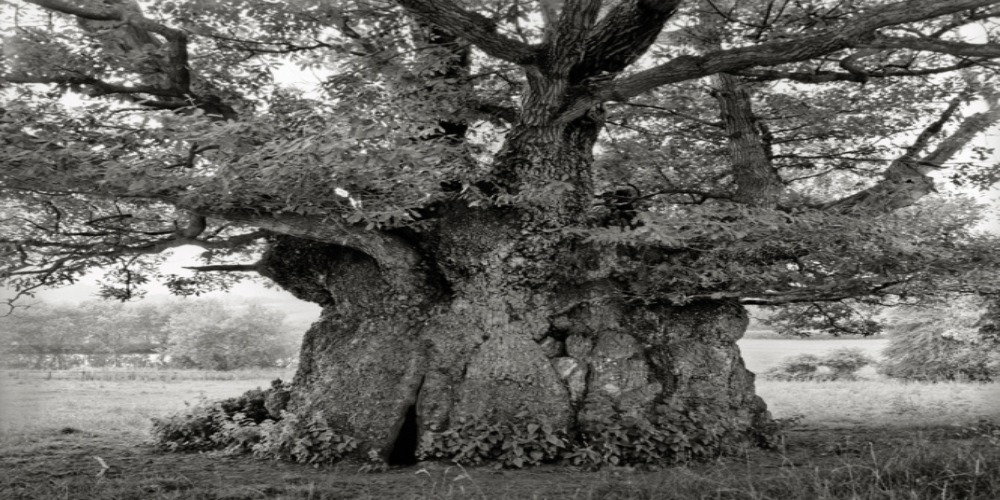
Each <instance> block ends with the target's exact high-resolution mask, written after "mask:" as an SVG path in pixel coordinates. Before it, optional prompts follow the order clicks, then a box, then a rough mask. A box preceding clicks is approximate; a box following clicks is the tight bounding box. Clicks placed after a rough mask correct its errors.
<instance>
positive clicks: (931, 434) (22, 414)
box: [0, 339, 1000, 500]
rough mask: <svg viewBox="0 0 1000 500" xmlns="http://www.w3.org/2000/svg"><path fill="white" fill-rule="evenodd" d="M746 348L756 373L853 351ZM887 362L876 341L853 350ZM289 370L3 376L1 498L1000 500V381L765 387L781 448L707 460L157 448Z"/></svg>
mask: <svg viewBox="0 0 1000 500" xmlns="http://www.w3.org/2000/svg"><path fill="white" fill-rule="evenodd" d="M831 342H833V341H823V340H787V339H782V340H766V339H746V340H744V341H742V342H741V347H743V349H744V352H745V357H746V361H747V365H748V366H749V367H751V369H754V370H755V371H763V370H765V369H767V368H768V367H770V366H773V365H774V364H776V363H777V362H780V361H781V359H783V358H784V357H785V356H788V355H794V354H799V353H803V352H809V353H813V354H823V353H824V352H826V350H829V349H835V348H839V347H843V345H840V343H841V342H842V341H841V342H833V343H831ZM847 342H854V343H855V345H858V346H860V347H862V348H863V349H866V350H870V353H872V354H876V355H877V350H879V349H880V348H881V347H880V346H879V344H878V341H872V340H863V341H847ZM289 375H290V374H289V373H280V372H266V373H256V372H242V373H235V374H234V373H226V374H220V373H217V372H197V371H191V372H153V371H150V372H129V371H105V372H91V373H89V374H86V373H82V372H81V371H79V370H77V371H67V372H57V373H52V374H49V373H47V372H25V371H7V372H4V371H0V377H2V378H0V470H4V471H6V472H5V474H3V475H0V498H3V499H15V498H18V499H20V498H23V499H56V498H65V499H77V498H79V499H90V498H96V499H147V498H149V499H188V498H191V499H256V498H275V499H342V498H372V499H375V498H394V499H395V498H399V499H402V498H415V499H417V498H419V499H423V498H476V499H487V498H488V499H493V498H553V499H556V498H559V499H562V498H567V499H568V498H574V499H632V498H635V499H659V498H664V499H695V498H697V499H731V500H744V499H745V500H764V499H775V500H787V499H799V498H801V499H810V500H811V499H820V500H823V499H852V500H853V499H872V500H874V499H888V500H895V499H899V500H903V499H907V500H910V499H923V498H928V499H930V498H935V499H940V498H943V499H954V500H965V499H977V500H978V499H983V500H987V499H988V500H995V499H997V498H1000V430H998V427H995V426H990V425H985V424H982V423H977V422H981V421H982V420H983V419H995V418H997V417H998V416H1000V384H963V383H947V384H924V383H900V382H897V381H892V380H887V379H882V378H880V377H878V376H877V375H875V374H874V372H871V373H869V374H868V375H866V376H865V377H864V378H863V379H862V380H857V381H845V382H779V381H769V380H758V393H759V394H760V395H761V396H762V397H763V398H764V399H765V401H767V402H768V405H769V407H770V409H771V410H772V412H773V414H774V416H775V417H777V418H781V419H787V421H789V422H795V424H794V426H793V427H791V428H789V429H788V431H787V433H786V438H785V442H784V443H785V444H784V446H783V447H782V448H781V449H779V450H775V451H768V450H757V449H754V450H747V452H746V454H745V455H744V456H740V457H720V458H719V459H718V460H717V461H716V462H713V463H708V464H692V465H691V466H688V467H675V468H669V469H663V470H653V471H645V470H638V469H632V468H609V469H603V470H599V471H587V470H580V469H575V468H571V467H558V466H545V467H540V468H536V469H530V470H523V471H509V470H494V469H490V468H475V469H466V468H462V467H458V466H449V464H435V463H421V464H418V465H417V466H415V467H409V468H396V469H391V470H389V471H384V472H379V473H364V472H362V471H360V470H359V466H358V465H357V464H354V465H351V464H341V465H338V466H335V467H331V468H320V469H316V468H313V467H308V466H304V465H297V464H287V463H274V462H263V461H257V460H252V459H249V458H245V457H229V456H222V455H219V454H211V453H209V454H181V453H162V452H159V451H156V450H155V449H154V448H153V447H152V446H151V445H150V443H149V434H148V431H149V427H150V418H151V417H154V416H159V415H164V414H168V413H171V412H176V411H180V410H183V409H184V407H185V404H194V403H196V402H198V401H199V400H201V399H206V398H207V399H217V398H222V397H229V396H234V395H237V394H239V393H241V392H242V391H245V390H247V389H251V388H254V387H266V386H267V385H268V384H269V383H270V381H271V380H272V379H274V378H278V377H281V378H287V377H288V376H289Z"/></svg>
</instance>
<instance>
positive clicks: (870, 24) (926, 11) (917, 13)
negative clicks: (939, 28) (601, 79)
mask: <svg viewBox="0 0 1000 500" xmlns="http://www.w3.org/2000/svg"><path fill="white" fill-rule="evenodd" d="M998 3H1000V0H953V1H945V0H913V1H906V2H896V3H893V4H890V5H887V6H884V7H880V8H876V9H873V10H872V11H870V12H867V13H865V14H864V15H862V16H858V17H857V21H856V22H855V23H854V24H851V25H847V26H841V27H837V28H832V29H827V30H823V31H821V32H819V33H818V34H816V35H811V36H805V37H800V38H797V39H791V40H780V41H773V42H766V43H762V44H759V45H754V46H750V47H739V48H735V49H727V50H717V51H712V52H709V53H706V54H703V55H699V56H691V55H686V56H680V57H677V58H674V59H673V60H671V61H669V62H666V63H664V64H661V65H659V66H655V67H653V68H650V69H647V70H645V71H640V72H638V73H636V74H634V75H631V76H629V77H626V78H623V79H621V80H619V81H616V82H611V83H608V84H605V85H603V86H601V87H598V88H596V89H594V91H593V92H592V94H591V96H589V98H583V99H580V100H578V101H577V102H576V103H574V104H573V105H572V106H571V107H569V109H567V110H566V111H565V112H564V113H563V114H562V116H560V117H559V122H562V123H569V122H571V121H573V120H575V119H576V118H579V117H580V116H583V115H584V114H585V113H586V112H587V111H588V110H590V109H591V108H593V107H594V106H596V105H598V104H600V103H603V102H607V101H624V100H628V99H631V98H632V97H635V96H638V95H641V94H643V93H645V92H648V91H650V90H652V89H655V88H657V87H660V86H663V85H667V84H670V83H677V82H682V81H686V80H692V79H696V78H701V77H705V76H709V75H714V74H716V73H724V72H737V71H740V70H744V69H747V68H751V67H754V66H776V65H779V64H785V63H791V62H798V61H805V60H809V59H813V58H815V57H819V56H822V55H825V54H830V53H833V52H837V51H839V50H843V49H846V48H850V47H856V46H859V45H863V44H864V43H867V42H871V41H872V39H873V38H874V36H875V31H876V30H878V29H880V28H884V27H886V26H894V25H899V24H906V23H911V22H916V21H922V20H925V19H931V18H935V17H940V16H944V15H948V14H954V13H956V12H961V11H964V10H968V9H972V8H975V7H983V6H988V5H994V4H998Z"/></svg>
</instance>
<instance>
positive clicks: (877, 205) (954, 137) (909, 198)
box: [820, 96, 1000, 211]
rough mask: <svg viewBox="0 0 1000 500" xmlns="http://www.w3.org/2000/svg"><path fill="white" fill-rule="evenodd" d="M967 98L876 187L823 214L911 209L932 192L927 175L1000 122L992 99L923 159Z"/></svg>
mask: <svg viewBox="0 0 1000 500" xmlns="http://www.w3.org/2000/svg"><path fill="white" fill-rule="evenodd" d="M963 97H964V96H958V97H956V98H955V99H953V100H952V102H951V103H950V104H949V106H948V107H947V108H946V109H945V110H944V111H943V112H942V114H941V116H940V117H939V118H938V119H937V120H935V121H934V122H933V123H931V124H930V125H928V126H927V127H926V128H925V129H924V130H923V131H922V132H921V134H920V135H919V136H918V137H917V138H916V140H914V142H913V144H911V145H910V146H909V147H908V148H907V149H906V152H904V153H903V155H902V156H900V157H899V158H897V159H896V160H894V161H893V162H892V163H891V164H890V165H889V168H888V169H886V172H885V174H884V176H883V179H882V180H880V181H879V182H878V183H876V184H875V185H874V186H872V187H870V188H868V189H865V190H863V191H859V192H857V193H854V194H853V195H851V196H848V197H846V198H842V199H839V200H835V201H832V202H829V203H826V204H824V205H823V206H822V207H820V208H822V209H823V210H834V211H848V210H874V211H893V210H898V209H900V208H904V207H907V206H910V205H912V204H913V203H915V202H916V201H917V200H919V199H920V198H922V197H923V196H925V195H927V194H929V193H931V192H933V190H934V181H933V180H932V179H931V178H930V177H929V176H928V175H927V174H928V173H930V172H932V171H934V170H935V169H938V168H941V166H942V165H943V164H944V163H945V162H946V161H948V160H950V159H951V158H952V157H953V156H954V155H955V154H957V153H958V152H959V151H961V150H962V149H963V148H964V147H965V146H966V145H968V143H969V142H970V141H972V139H973V138H975V137H976V136H977V135H978V134H980V133H981V132H983V131H985V130H986V129H987V128H989V127H990V126H992V125H993V124H994V123H997V122H1000V99H998V98H997V96H991V98H990V99H989V101H988V108H987V109H986V110H985V111H982V112H979V113H976V114H974V115H972V116H969V117H968V118H966V119H964V120H963V121H962V123H961V124H959V126H958V129H957V130H956V131H955V132H954V133H952V134H951V135H949V136H948V137H947V138H945V139H944V140H942V141H941V142H940V143H939V144H938V146H937V148H935V149H934V150H933V151H932V152H930V153H928V154H927V155H925V156H923V157H919V156H918V154H919V153H920V151H922V150H924V149H925V148H926V147H927V144H928V143H929V142H930V140H931V139H932V138H933V137H935V136H936V135H938V134H939V133H940V132H941V130H942V128H943V127H944V125H945V123H946V122H947V121H948V120H949V119H950V118H951V117H952V116H953V115H954V114H955V112H956V111H957V109H958V106H959V104H960V102H961V100H962V99H963Z"/></svg>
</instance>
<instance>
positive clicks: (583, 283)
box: [261, 206, 770, 460]
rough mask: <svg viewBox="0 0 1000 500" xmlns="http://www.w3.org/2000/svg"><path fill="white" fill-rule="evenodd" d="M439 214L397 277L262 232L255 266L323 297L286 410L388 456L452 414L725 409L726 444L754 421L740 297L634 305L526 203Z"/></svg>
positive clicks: (550, 415)
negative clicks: (260, 257)
mask: <svg viewBox="0 0 1000 500" xmlns="http://www.w3.org/2000/svg"><path fill="white" fill-rule="evenodd" d="M448 214H449V215H447V216H446V217H445V218H443V219H442V220H441V221H440V222H439V223H438V224H437V225H436V226H435V227H434V228H432V229H431V230H430V231H428V233H427V236H426V237H425V238H423V239H422V240H421V241H420V242H419V243H417V244H416V246H417V247H418V249H419V251H420V252H421V254H422V255H424V256H425V259H424V261H423V262H422V263H420V264H418V265H415V266H414V267H413V268H412V269H410V272H409V273H408V274H407V275H406V276H400V275H399V272H400V271H399V269H398V268H397V269H388V268H382V267H380V266H379V265H378V263H377V262H376V261H374V260H373V259H371V258H369V257H367V256H365V255H364V254H361V253H360V252H357V251H355V250H350V249H346V248H344V247H338V246H334V245H323V244H318V243H310V242H306V241H304V240H298V239H293V238H288V237H283V238H280V239H276V240H275V241H273V242H272V245H271V248H270V250H269V252H268V253H267V255H266V257H265V259H264V261H263V263H262V265H261V268H262V270H263V273H264V274H265V275H268V276H270V277H272V278H273V279H274V280H275V281H277V282H278V283H279V284H281V285H282V286H283V287H285V288H286V289H288V290H290V291H292V292H293V293H295V294H296V295H297V296H299V297H300V298H303V299H307V300H312V301H314V302H317V303H320V304H322V305H323V307H324V308H323V313H322V316H321V319H320V320H319V321H318V322H317V323H316V324H314V325H313V326H312V328H311V329H310V330H309V331H308V333H307V334H306V337H305V340H304V343H303V347H302V353H301V361H300V363H301V364H300V367H299V370H298V373H297V374H296V376H295V380H294V383H293V393H292V397H291V400H290V402H289V407H288V409H289V410H291V411H293V412H295V413H298V414H300V415H301V414H307V415H308V414H312V413H314V412H317V411H321V412H322V414H323V415H324V416H325V417H326V418H327V419H328V420H329V422H330V423H331V424H332V425H333V426H335V427H336V428H338V429H341V430H342V431H344V432H346V433H349V434H351V435H354V436H355V437H358V438H359V439H361V440H362V441H363V443H364V446H363V448H362V450H361V451H362V453H367V452H368V450H375V452H377V453H378V454H379V456H381V457H383V458H384V459H386V460H389V459H390V458H393V459H394V460H400V458H399V457H400V456H403V457H405V456H411V457H412V455H413V453H414V451H415V450H413V449H408V448H412V447H413V446H415V443H416V439H415V436H414V435H413V434H416V435H417V436H419V435H422V434H424V433H427V432H437V431H442V430H445V429H448V428H450V427H451V426H453V425H455V424H456V423H457V422H459V421H461V420H462V419H465V420H470V419H472V420H484V421H487V422H491V423H521V422H529V423H532V422H533V423H548V424H551V425H552V426H553V427H555V428H566V429H568V430H570V431H571V432H572V431H574V430H576V429H579V428H581V427H584V426H586V425H587V424H588V423H595V422H607V421H614V420H616V419H620V418H623V417H625V416H631V417H647V418H650V419H652V418H653V414H654V411H655V408H656V407H657V406H658V405H663V404H670V405H674V406H682V407H686V408H699V409H700V410H702V411H706V412H708V413H711V414H713V415H717V416H719V417H720V418H722V419H725V420H727V421H728V422H729V423H730V427H731V429H730V430H731V435H730V436H729V437H728V438H727V439H728V440H729V441H728V442H729V443H742V442H747V441H751V440H754V439H756V437H757V432H758V430H759V429H762V428H765V427H766V426H767V423H768V422H769V419H770V417H769V414H768V412H767V409H766V406H765V405H764V403H763V401H762V400H761V399H760V398H759V397H757V396H756V395H755V394H754V376H753V374H752V373H750V372H749V371H747V370H746V368H745V366H744V364H743V362H742V359H741V358H740V354H739V350H738V348H737V347H736V344H735V342H736V340H738V339H739V338H740V337H741V336H742V334H743V332H744V330H745V328H746V325H747V315H746V312H745V311H744V310H743V308H742V307H741V306H739V305H737V304H735V303H731V302H702V303H695V304H692V305H688V306H683V307H672V306H667V305H648V304H638V303H632V302H631V301H629V300H627V299H625V297H626V295H625V294H623V293H622V290H623V289H624V288H626V287H628V286H629V284H628V283H622V282H617V281H616V280H614V279H611V278H609V277H608V275H609V272H608V271H609V269H608V267H609V266H610V265H611V263H610V261H609V260H608V258H607V256H606V255H604V253H602V252H601V251H600V249H595V248H590V247H587V246H586V245H583V244H581V243H580V242H578V241H572V240H570V239H567V238H566V237H564V236H562V235H561V234H560V233H548V232H545V231H540V230H534V229H533V228H537V227H538V221H537V217H538V214H537V213H536V212H532V211H516V210H501V209H469V208H462V207H460V206H455V207H451V209H450V210H449V211H448ZM404 429H405V430H404Z"/></svg>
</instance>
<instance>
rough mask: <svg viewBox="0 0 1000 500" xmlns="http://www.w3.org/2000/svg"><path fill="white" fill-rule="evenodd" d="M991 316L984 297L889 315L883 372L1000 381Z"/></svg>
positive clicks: (998, 351)
mask: <svg viewBox="0 0 1000 500" xmlns="http://www.w3.org/2000/svg"><path fill="white" fill-rule="evenodd" d="M988 311H989V309H988V307H987V304H986V303H985V301H984V300H983V299H981V298H979V297H962V298H953V299H951V300H949V301H947V302H940V303H937V304H929V305H923V306H920V307H916V306H914V307H906V308H899V309H898V310H897V311H894V313H893V314H892V315H890V319H889V324H890V327H889V333H890V338H889V345H888V346H887V347H886V348H885V350H884V351H883V356H884V357H885V361H884V362H883V363H882V364H881V365H880V366H879V372H880V373H882V374H884V375H886V376H889V377H893V378H899V379H904V380H920V381H931V382H938V381H975V382H990V381H994V380H1000V343H998V342H995V341H993V338H992V337H991V336H990V335H989V333H990V331H991V330H990V329H989V327H990V326H991V325H992V323H989V324H987V323H984V321H983V318H984V317H987V316H988V314H987V312H988Z"/></svg>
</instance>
